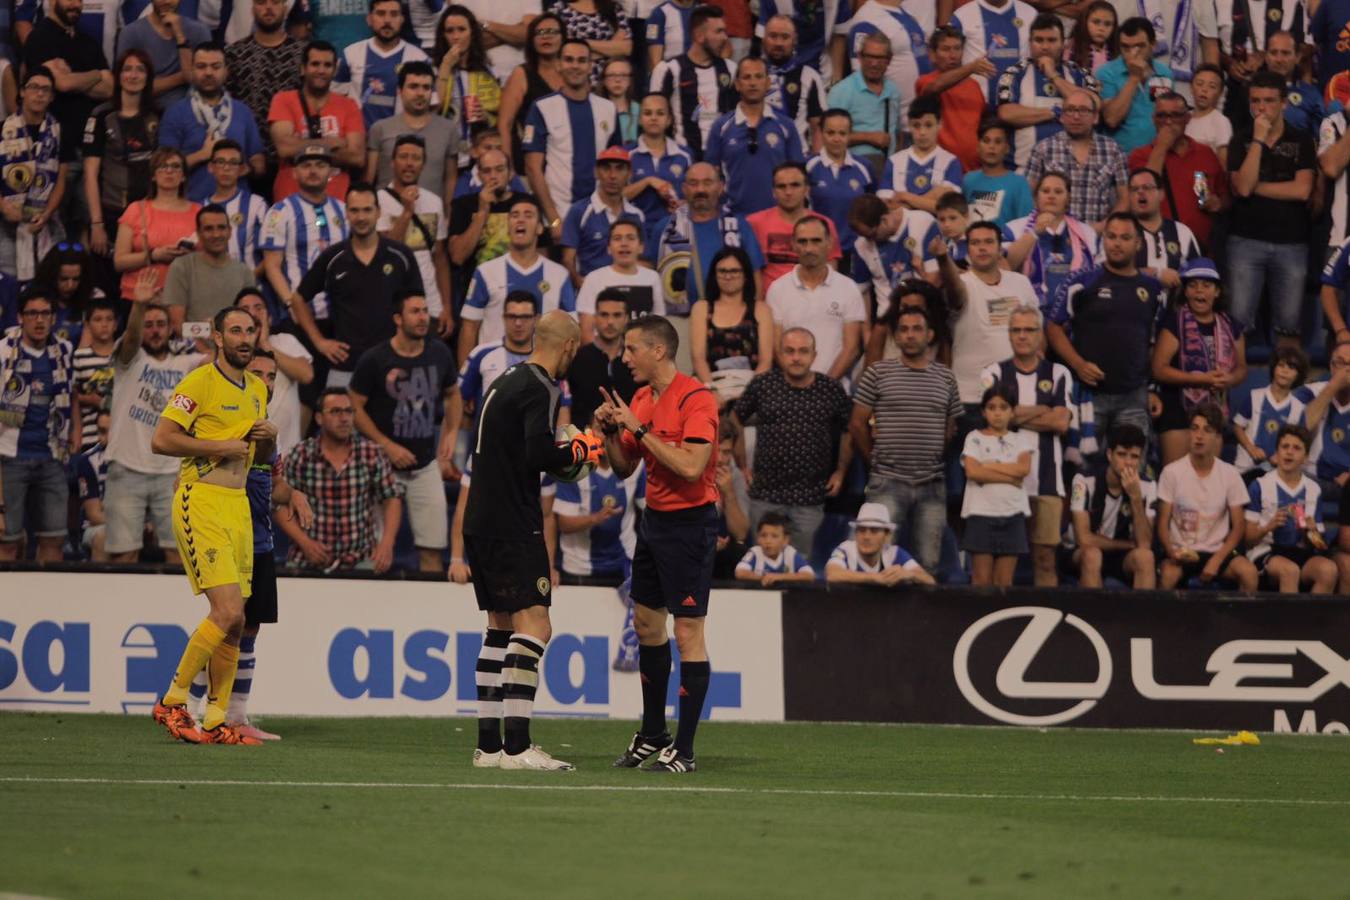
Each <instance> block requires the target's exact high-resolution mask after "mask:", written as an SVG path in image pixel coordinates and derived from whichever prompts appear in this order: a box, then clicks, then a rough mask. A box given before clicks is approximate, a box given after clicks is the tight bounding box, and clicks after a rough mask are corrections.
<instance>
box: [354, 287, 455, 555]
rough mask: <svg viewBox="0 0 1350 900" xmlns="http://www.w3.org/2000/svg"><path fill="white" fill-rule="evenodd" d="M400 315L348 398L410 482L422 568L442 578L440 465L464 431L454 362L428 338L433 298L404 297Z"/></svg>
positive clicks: (398, 301)
mask: <svg viewBox="0 0 1350 900" xmlns="http://www.w3.org/2000/svg"><path fill="white" fill-rule="evenodd" d="M393 310H394V312H393V320H394V327H395V328H396V331H395V332H394V336H393V337H392V338H390V339H389V340H388V341H385V342H383V343H380V344H376V345H375V346H374V347H371V348H370V349H369V350H367V351H366V352H365V353H363V354H362V355H361V358H360V359H359V360H357V363H356V371H355V372H354V373H353V375H352V383H351V386H350V387H349V388H348V392H349V393H350V394H351V398H352V406H353V407H354V408H355V410H356V427H357V428H358V429H360V431H361V433H362V434H364V435H365V436H366V437H368V438H370V439H371V440H372V441H374V442H375V443H377V444H379V445H380V448H381V449H382V450H384V452H385V454H386V455H387V456H388V457H389V461H390V462H391V463H393V465H394V476H395V477H396V478H397V479H398V480H399V481H401V482H402V483H403V488H404V498H405V500H404V503H405V505H406V506H407V509H408V520H409V522H411V524H412V533H413V544H414V545H416V547H417V559H418V566H417V567H418V569H419V570H421V571H423V572H439V571H440V570H441V568H442V566H443V565H444V563H443V562H442V561H441V552H442V551H443V550H445V546H446V543H447V540H448V537H449V535H448V529H447V526H446V503H445V482H444V480H443V478H442V470H441V466H442V463H443V462H444V463H445V464H447V466H448V462H449V460H450V458H451V456H452V455H453V454H454V451H455V432H456V431H457V430H458V428H459V423H458V420H459V413H458V410H459V408H460V400H459V391H457V390H455V357H454V354H453V353H451V352H450V348H449V347H447V346H445V344H444V343H442V342H441V341H439V340H437V339H436V338H434V337H428V336H427V335H428V332H429V331H430V328H431V312H430V310H429V309H428V307H427V298H426V297H423V296H422V295H421V294H399V295H397V296H395V297H394V303H393ZM438 420H440V423H439V432H438Z"/></svg>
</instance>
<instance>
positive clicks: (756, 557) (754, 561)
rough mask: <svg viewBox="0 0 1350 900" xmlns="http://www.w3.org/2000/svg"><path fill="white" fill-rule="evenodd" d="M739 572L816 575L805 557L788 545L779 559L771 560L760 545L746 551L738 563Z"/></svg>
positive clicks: (737, 569)
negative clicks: (804, 573)
mask: <svg viewBox="0 0 1350 900" xmlns="http://www.w3.org/2000/svg"><path fill="white" fill-rule="evenodd" d="M736 571H737V572H753V573H754V574H756V575H795V574H796V573H798V572H806V573H808V574H810V575H814V574H816V572H815V569H812V568H811V563H809V562H807V559H806V557H805V556H802V555H801V554H800V553H798V552H797V548H796V547H793V546H792V545H791V544H788V545H786V546H784V547H783V552H782V553H781V554H780V555H779V557H778V558H777V559H770V558H769V555H768V554H767V553H765V552H764V548H763V547H760V546H758V545H756V546H754V547H751V548H750V549H749V550H747V551H745V555H744V556H742V557H741V561H740V562H738V563H736Z"/></svg>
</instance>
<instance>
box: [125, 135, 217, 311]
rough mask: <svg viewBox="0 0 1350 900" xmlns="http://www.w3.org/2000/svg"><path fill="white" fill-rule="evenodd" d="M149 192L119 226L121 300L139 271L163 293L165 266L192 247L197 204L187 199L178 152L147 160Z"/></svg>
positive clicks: (184, 172)
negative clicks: (149, 275) (151, 274)
mask: <svg viewBox="0 0 1350 900" xmlns="http://www.w3.org/2000/svg"><path fill="white" fill-rule="evenodd" d="M150 171H151V180H150V190H149V191H148V192H147V194H146V197H145V199H144V200H137V201H136V202H135V203H133V204H131V205H130V206H128V207H127V209H126V212H124V213H122V217H121V218H120V219H119V220H118V222H117V224H118V229H117V244H116V248H115V249H114V251H113V268H114V269H116V270H117V271H118V272H121V273H122V283H121V286H120V290H121V294H122V297H123V298H124V299H130V298H131V296H132V294H133V292H134V291H135V289H136V279H137V278H139V277H140V274H141V270H143V269H147V268H148V269H150V270H152V271H153V272H154V273H155V282H156V286H157V287H158V288H159V289H160V290H163V288H164V279H165V278H166V277H167V275H168V271H169V263H171V262H173V261H174V260H175V259H177V258H178V257H180V256H183V255H184V254H187V253H191V252H192V251H193V249H195V247H196V240H195V238H194V232H196V230H197V209H198V205H197V204H196V203H191V202H189V201H188V199H187V160H186V159H185V158H184V156H183V154H182V152H181V151H179V150H176V149H174V148H172V147H160V148H159V149H158V150H156V151H155V152H154V155H152V156H151V157H150Z"/></svg>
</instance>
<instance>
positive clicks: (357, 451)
mask: <svg viewBox="0 0 1350 900" xmlns="http://www.w3.org/2000/svg"><path fill="white" fill-rule="evenodd" d="M352 416H353V408H352V401H351V398H350V397H348V396H347V392H346V391H345V390H343V389H342V388H328V389H327V390H325V391H324V392H323V394H322V395H320V397H319V407H318V412H316V413H315V415H314V421H315V423H316V424H317V425H318V426H319V434H318V436H317V437H312V438H309V439H307V440H304V441H301V442H300V443H299V444H296V445H295V446H294V447H292V448H291V451H290V452H289V453H287V454H286V459H285V462H284V463H283V464H282V465H283V471H284V472H285V477H286V481H287V483H288V484H290V485H291V487H292V488H294V489H295V490H297V491H301V492H303V493H304V495H305V496H306V497H308V498H309V502H310V505H311V506H313V507H314V524H313V525H312V526H310V528H309V529H308V531H306V530H304V529H302V528H301V527H300V524H299V522H297V521H296V520H295V519H294V518H292V517H290V516H289V515H288V511H287V510H278V512H277V524H278V525H279V526H280V527H281V530H282V531H284V532H285V533H286V535H287V537H289V538H290V539H291V550H290V555H289V556H288V557H287V560H286V562H287V564H288V565H291V566H299V567H302V568H308V569H322V570H324V571H325V572H331V571H333V570H335V569H374V571H375V572H376V574H379V573H382V572H387V571H388V570H389V567H390V566H391V565H392V564H393V562H394V538H395V536H396V535H397V534H398V525H399V519H400V517H401V516H402V515H403V485H402V484H400V483H399V482H398V481H397V480H395V478H394V468H393V466H392V465H390V463H389V458H388V457H387V456H385V455H384V451H383V450H381V449H380V448H379V447H378V446H376V445H375V443H374V442H373V441H369V440H367V439H366V438H364V437H362V436H361V435H359V434H357V433H356V426H355V424H354V420H353V418H352ZM377 507H378V513H379V518H378V519H377V518H376V513H377ZM377 523H378V529H377ZM377 536H378V540H377Z"/></svg>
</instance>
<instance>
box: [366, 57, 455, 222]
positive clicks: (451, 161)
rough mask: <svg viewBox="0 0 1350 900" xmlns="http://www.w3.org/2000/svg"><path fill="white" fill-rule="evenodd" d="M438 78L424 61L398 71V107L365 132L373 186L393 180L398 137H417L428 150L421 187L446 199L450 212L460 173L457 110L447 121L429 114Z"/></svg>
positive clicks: (368, 170)
mask: <svg viewBox="0 0 1350 900" xmlns="http://www.w3.org/2000/svg"><path fill="white" fill-rule="evenodd" d="M435 78H436V73H435V70H434V69H432V68H431V64H430V63H427V62H422V61H420V60H418V61H414V62H409V63H404V65H403V68H401V69H399V73H398V99H399V106H400V109H399V110H397V111H395V112H394V114H393V115H392V116H389V117H388V118H384V119H381V120H380V121H378V122H376V123H375V124H374V125H372V126H371V127H370V131H369V132H368V133H367V134H366V180H367V181H369V182H370V183H371V184H388V183H389V182H391V181H393V180H394V169H393V158H394V142H395V141H397V140H398V138H399V135H404V134H414V135H417V136H418V137H420V138H422V141H423V144H424V149H425V150H426V157H425V158H426V164H425V165H423V166H422V177H421V178H420V179H419V180H418V182H417V183H418V186H419V187H421V188H423V189H424V190H427V191H430V192H431V193H433V194H435V195H436V196H437V197H442V198H444V199H445V203H446V207H447V208H448V207H449V205H450V200H451V198H452V197H453V196H454V194H455V177H456V175H457V174H458V163H459V144H460V141H459V110H452V111H451V116H450V118H448V119H447V118H446V117H445V116H438V115H436V114H435V113H433V112H432V111H431V92H432V85H433V82H434V81H435Z"/></svg>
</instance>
